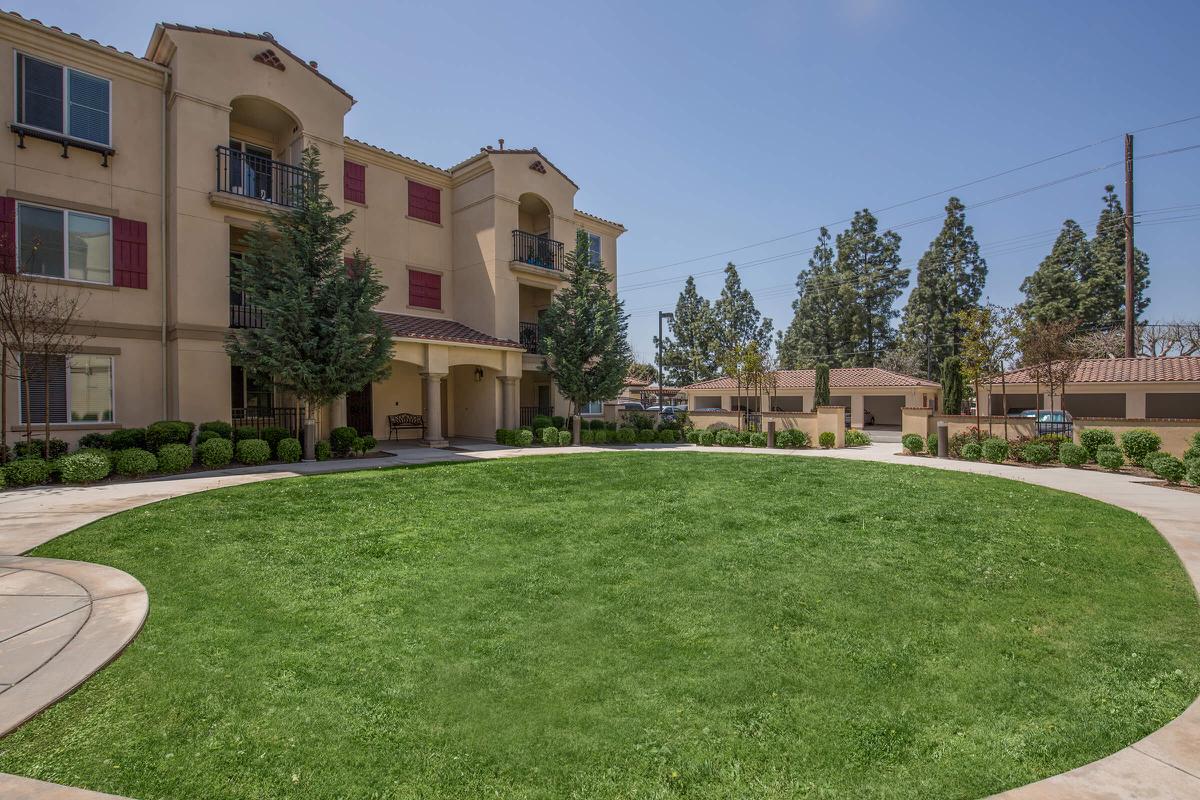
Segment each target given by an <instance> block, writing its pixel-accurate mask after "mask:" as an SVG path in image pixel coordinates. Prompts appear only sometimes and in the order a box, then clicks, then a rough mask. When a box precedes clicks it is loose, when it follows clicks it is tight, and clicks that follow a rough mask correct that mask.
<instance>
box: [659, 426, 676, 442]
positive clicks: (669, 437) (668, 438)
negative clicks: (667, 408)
mask: <svg viewBox="0 0 1200 800" xmlns="http://www.w3.org/2000/svg"><path fill="white" fill-rule="evenodd" d="M658 440H659V441H660V442H662V443H663V444H675V443H676V442H677V441H679V431H677V430H675V429H673V428H663V429H662V430H661V431H659V432H658Z"/></svg>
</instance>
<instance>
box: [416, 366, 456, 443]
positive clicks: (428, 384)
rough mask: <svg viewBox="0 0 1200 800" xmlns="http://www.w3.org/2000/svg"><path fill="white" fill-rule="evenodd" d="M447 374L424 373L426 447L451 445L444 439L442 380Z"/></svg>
mask: <svg viewBox="0 0 1200 800" xmlns="http://www.w3.org/2000/svg"><path fill="white" fill-rule="evenodd" d="M446 375H447V373H445V372H422V373H421V378H422V379H423V380H424V381H425V438H423V439H422V440H421V444H423V445H425V446H426V447H446V446H448V445H449V444H450V443H449V442H448V441H446V440H445V438H443V437H442V378H444V377H446Z"/></svg>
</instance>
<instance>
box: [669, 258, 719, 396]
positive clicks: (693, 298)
mask: <svg viewBox="0 0 1200 800" xmlns="http://www.w3.org/2000/svg"><path fill="white" fill-rule="evenodd" d="M669 324H670V331H671V334H670V336H667V337H665V338H666V341H664V342H663V369H664V370H665V371H666V373H667V374H668V375H669V376H670V378H669V380H670V382H671V383H674V384H675V385H676V386H687V385H689V384H692V383H699V382H700V381H706V380H709V379H710V378H715V377H716V376H717V372H718V367H717V359H716V354H715V352H714V351H715V348H716V338H717V335H716V317H715V316H714V314H713V309H712V304H711V303H709V302H708V300H706V299H704V298H703V297H701V296H700V293H699V292H697V291H696V280H695V278H693V277H692V276H691V275H689V276H688V279H687V283H686V284H684V287H683V291H682V292H680V293H679V299H678V300H677V301H676V302H675V318H674V319H673V320H671V322H670V323H669ZM654 344H655V346H657V345H658V337H657V336H656V337H654Z"/></svg>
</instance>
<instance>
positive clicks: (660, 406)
mask: <svg viewBox="0 0 1200 800" xmlns="http://www.w3.org/2000/svg"><path fill="white" fill-rule="evenodd" d="M664 319H669V320H672V321H674V319H675V315H674V314H673V313H671V312H670V311H660V312H658V413H659V414H662V409H663V366H662V344H663V331H662V322H663V320H664Z"/></svg>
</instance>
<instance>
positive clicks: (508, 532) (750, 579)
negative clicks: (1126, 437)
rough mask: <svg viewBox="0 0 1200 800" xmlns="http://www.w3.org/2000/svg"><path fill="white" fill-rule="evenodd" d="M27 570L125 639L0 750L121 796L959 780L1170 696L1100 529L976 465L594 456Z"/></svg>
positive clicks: (315, 487)
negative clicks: (118, 575) (126, 629)
mask: <svg viewBox="0 0 1200 800" xmlns="http://www.w3.org/2000/svg"><path fill="white" fill-rule="evenodd" d="M37 553H38V554H39V555H46V556H55V557H60V558H74V559H84V560H88V561H98V562H100V563H104V564H111V565H114V566H116V567H119V568H121V569H124V570H127V571H128V572H130V573H132V574H133V575H135V576H137V577H138V578H139V579H140V580H141V581H142V582H143V583H144V584H145V585H146V587H147V588H148V589H149V592H150V599H151V606H150V608H151V611H150V618H149V620H148V622H147V624H146V627H145V629H144V630H143V631H142V633H141V635H140V636H139V637H138V638H137V640H136V641H134V643H133V644H132V645H131V646H130V648H129V649H128V650H127V651H126V652H125V654H124V655H122V656H121V657H120V658H119V659H118V660H117V661H116V662H115V663H114V664H112V665H111V666H109V667H108V668H107V669H105V670H104V671H103V672H101V673H100V674H99V675H97V676H95V677H94V678H92V679H91V680H90V681H88V683H87V684H85V685H84V686H83V687H82V688H81V689H80V690H79V691H78V692H76V693H75V694H74V695H72V696H71V697H69V698H68V699H66V700H64V701H63V702H62V703H60V704H58V705H57V706H55V707H53V708H51V709H50V710H49V711H47V712H45V713H43V714H42V715H41V716H40V717H38V718H36V719H34V720H33V721H32V722H30V723H29V724H27V725H26V726H25V727H24V728H22V729H20V730H18V731H17V732H16V733H14V734H13V735H12V736H10V737H9V738H7V739H5V740H3V741H0V771H9V772H15V773H18V774H22V775H29V776H34V777H38V778H42V779H46V780H51V781H56V782H61V783H67V784H72V785H77V786H85V787H88V788H91V789H99V790H103V791H108V792H115V793H118V794H126V795H131V796H133V797H136V798H139V799H140V800H153V799H154V798H175V799H178V800H184V799H185V798H186V799H187V800H193V799H198V798H204V800H218V799H219V798H292V797H294V798H409V797H413V798H441V797H453V798H482V797H496V798H534V797H536V798H567V797H571V798H585V797H586V798H593V797H594V798H635V797H636V798H657V797H673V796H676V795H678V796H681V797H722V798H725V797H730V798H732V797H738V798H742V797H744V798H781V797H822V798H824V797H839V798H842V797H844V798H856V799H857V798H874V797H886V798H898V797H906V798H908V797H911V798H945V797H955V798H957V797H975V796H980V795H985V794H987V793H990V792H995V791H998V790H1000V789H1004V788H1006V787H1010V786H1014V785H1018V784H1022V783H1025V782H1028V781H1031V780H1034V779H1036V778H1041V777H1044V776H1047V775H1051V774H1054V773H1057V772H1061V771H1063V770H1066V769H1068V768H1071V767H1074V766H1077V765H1079V764H1082V763H1085V762H1087V761H1090V760H1092V759H1095V758H1098V757H1100V756H1103V755H1105V754H1107V753H1110V752H1113V751H1115V750H1117V749H1119V748H1121V747H1122V746H1124V745H1126V744H1128V743H1130V742H1132V741H1134V740H1136V739H1138V738H1140V737H1141V736H1143V735H1145V734H1147V733H1149V732H1150V731H1152V730H1154V729H1155V728H1157V727H1159V726H1160V725H1162V724H1163V723H1165V722H1166V721H1167V720H1169V719H1171V718H1172V717H1174V716H1175V715H1177V714H1178V713H1179V712H1180V711H1182V710H1183V708H1184V707H1185V706H1186V705H1187V703H1188V702H1189V701H1190V700H1191V699H1192V698H1193V697H1195V696H1196V694H1197V692H1198V691H1200V613H1198V608H1197V603H1196V598H1195V596H1194V594H1193V591H1192V588H1191V585H1190V583H1189V582H1188V580H1187V577H1186V575H1185V574H1184V571H1183V569H1182V568H1181V566H1180V565H1179V563H1178V562H1177V560H1176V558H1175V556H1174V554H1173V553H1172V552H1171V550H1170V549H1169V548H1168V546H1167V545H1166V544H1165V542H1164V541H1163V540H1162V539H1161V538H1160V537H1159V536H1158V535H1157V534H1156V533H1155V532H1154V531H1153V529H1152V528H1151V527H1150V525H1148V524H1147V523H1146V522H1145V521H1143V520H1142V519H1140V518H1139V517H1136V516H1134V515H1133V514H1130V513H1127V512H1124V511H1121V510H1118V509H1115V508H1112V507H1109V506H1105V505H1101V504H1099V503H1095V502H1092V501H1088V500H1084V499H1082V498H1079V497H1076V496H1073V495H1066V494H1060V493H1056V492H1051V491H1048V490H1043V489H1039V488H1035V487H1031V486H1027V485H1022V484H1019V483H1014V482H1008V481H1002V480H997V479H992V478H986V477H981V476H973V475H966V474H956V473H949V472H939V471H936V470H923V469H919V468H914V467H895V466H887V465H881V464H871V463H854V462H847V461H836V460H828V459H818V458H787V457H778V458H776V457H766V456H749V457H746V456H734V455H724V454H722V455H701V454H687V453H684V454H681V453H676V454H663V453H658V454H656V453H621V454H604V455H580V456H558V457H549V458H521V459H511V460H503V461H492V462H480V463H471V464H458V465H443V466H436V467H428V468H421V469H399V470H390V471H372V472H360V473H350V474H342V475H328V476H320V477H311V478H297V479H291V480H283V481H275V482H269V483H260V484H255V485H249V486H243V487H239V488H233V489H224V490H220V491H215V492H210V493H207V494H201V495H195V496H191V497H184V498H181V499H178V500H172V501H169V502H165V503H160V504H158V505H155V506H150V507H146V508H142V509H137V510H134V511H128V512H126V513H124V514H121V515H119V516H116V517H113V518H110V519H107V520H104V521H101V522H99V523H96V524H93V525H90V526H88V527H86V528H83V529H82V530H80V531H78V532H76V533H73V534H70V535H68V536H66V537H63V538H62V539H59V540H57V541H55V542H53V543H51V544H49V545H46V546H44V547H42V548H40V549H39V550H38V551H37Z"/></svg>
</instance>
